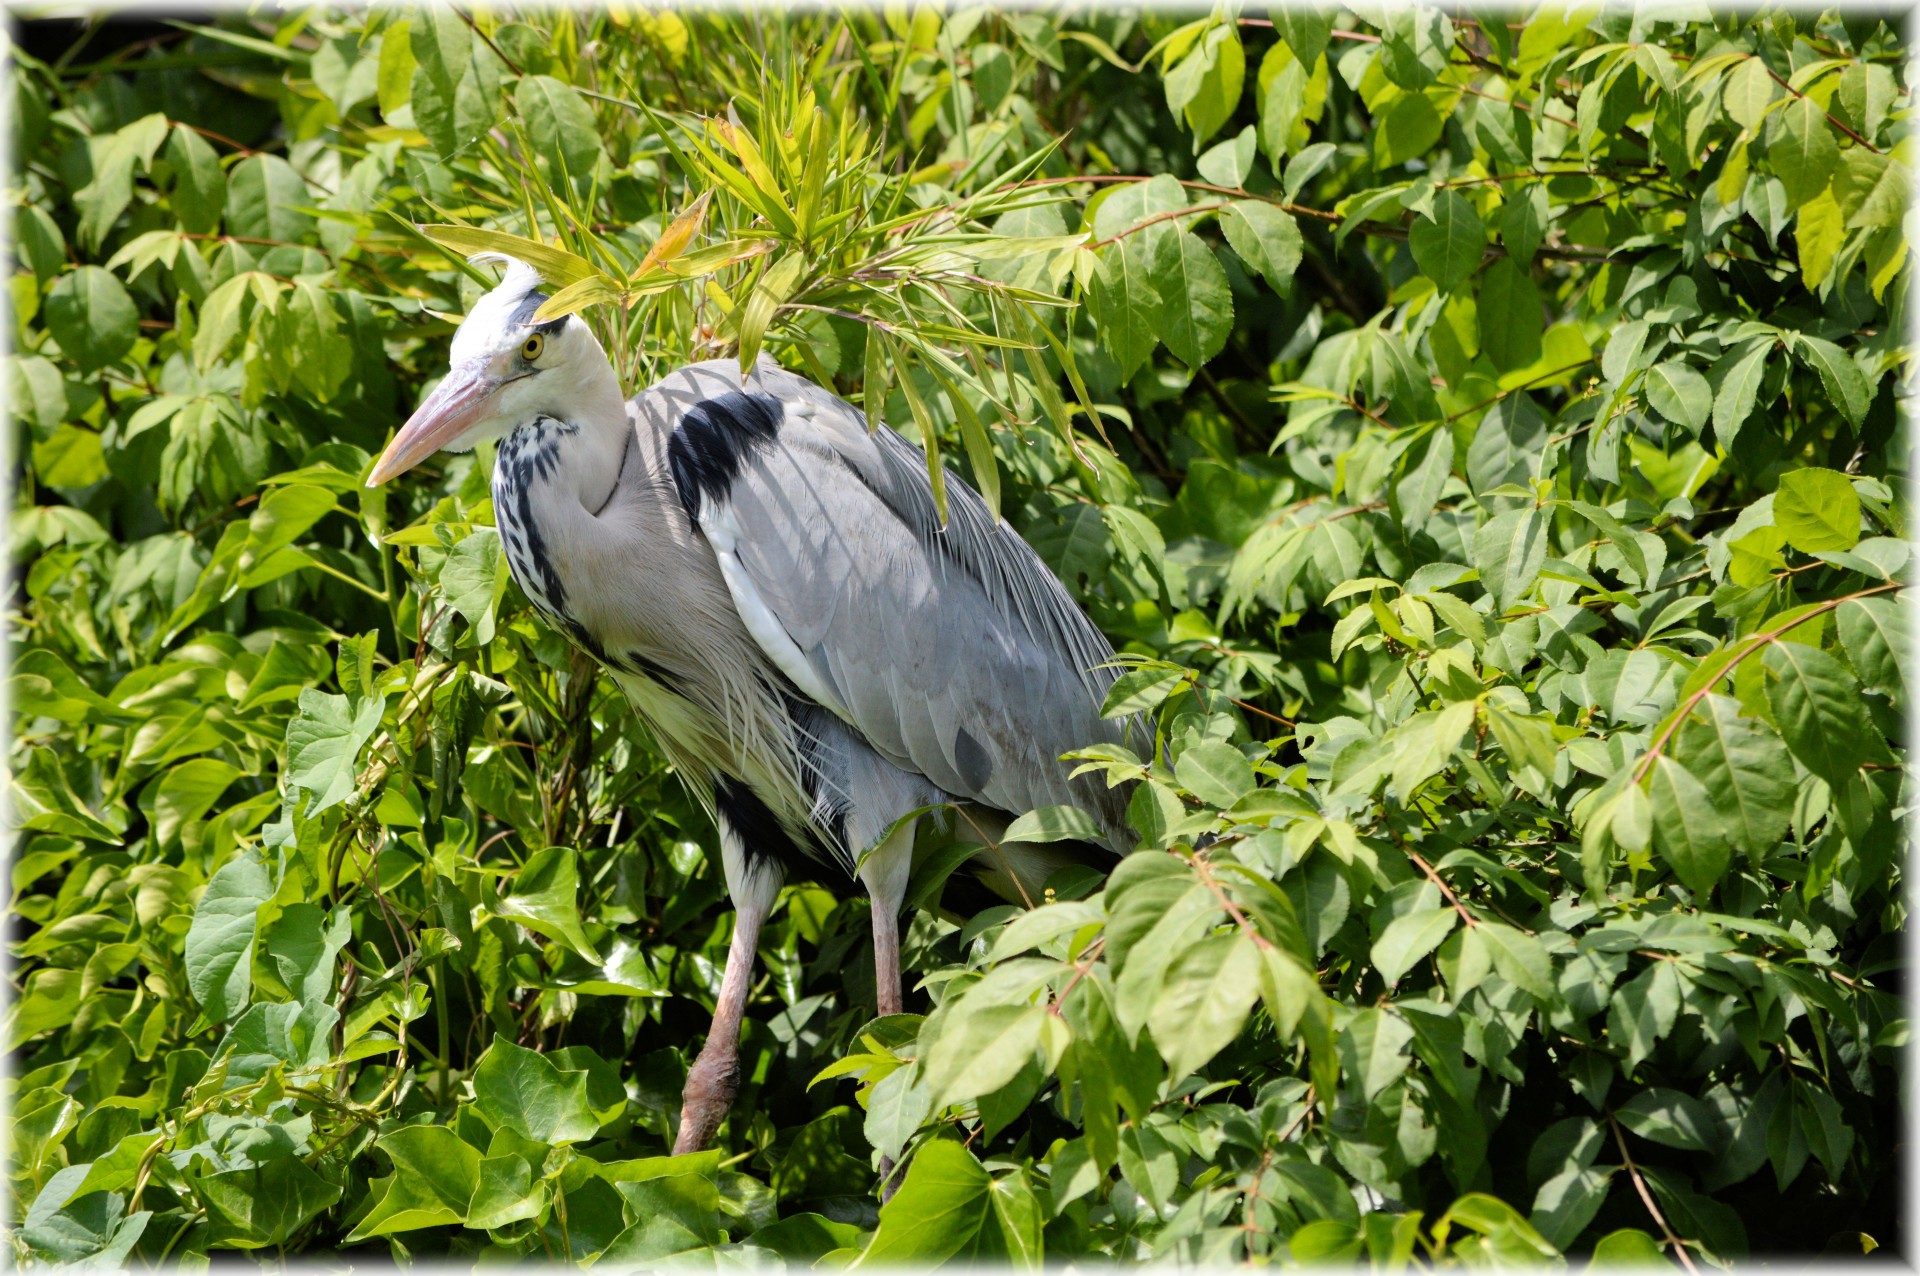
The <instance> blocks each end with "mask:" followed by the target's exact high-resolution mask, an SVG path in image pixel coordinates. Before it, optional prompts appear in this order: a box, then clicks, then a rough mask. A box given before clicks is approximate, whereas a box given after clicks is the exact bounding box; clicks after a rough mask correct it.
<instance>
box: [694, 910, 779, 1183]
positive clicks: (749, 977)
mask: <svg viewBox="0 0 1920 1276" xmlns="http://www.w3.org/2000/svg"><path fill="white" fill-rule="evenodd" d="M767 911H768V910H767V907H766V905H765V904H762V903H760V902H759V901H758V900H746V901H741V902H740V903H739V904H738V906H737V907H736V911H735V912H734V919H733V943H732V945H731V946H730V947H729V948H728V949H727V970H726V974H725V975H724V976H722V978H721V980H720V997H719V1000H718V1001H717V1002H716V1003H715V1005H714V1007H713V1027H712V1028H710V1029H709V1030H708V1031H707V1044H706V1045H705V1046H703V1047H702V1048H701V1050H700V1057H699V1058H698V1059H696V1060H694V1063H693V1066H692V1067H691V1068H689V1069H687V1088H686V1090H685V1092H684V1093H683V1094H682V1096H681V1107H680V1136H679V1137H678V1138H677V1139H675V1140H674V1143H673V1154H674V1155H675V1156H680V1155H683V1154H685V1153H687V1152H698V1151H699V1150H700V1149H702V1148H704V1147H706V1145H707V1144H708V1142H709V1141H710V1140H712V1138H713V1134H714V1131H715V1130H718V1129H719V1128H720V1123H721V1122H722V1121H724V1120H725V1119H726V1116H727V1109H728V1108H730V1107H732V1106H733V1096H734V1095H735V1094H736V1093H738V1091H739V1089H740V1020H741V1018H742V1017H743V1016H744V1015H745V1013H746V1009H747V990H748V988H749V987H750V986H751V985H752V983H753V955H754V949H755V947H756V946H757V945H758V944H759V942H760V923H761V922H762V921H764V920H765V919H766V915H767Z"/></svg>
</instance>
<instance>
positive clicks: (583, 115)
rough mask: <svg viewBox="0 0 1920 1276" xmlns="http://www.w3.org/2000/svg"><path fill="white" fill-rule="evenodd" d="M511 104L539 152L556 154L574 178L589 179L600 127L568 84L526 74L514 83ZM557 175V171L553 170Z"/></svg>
mask: <svg viewBox="0 0 1920 1276" xmlns="http://www.w3.org/2000/svg"><path fill="white" fill-rule="evenodd" d="M513 104H514V108H515V110H516V111H517V112H518V113H519V116H520V119H521V120H522V121H523V122H524V123H525V124H526V126H527V136H528V137H529V138H531V139H532V141H533V145H534V149H535V150H536V151H537V152H539V153H540V154H541V155H544V156H548V157H556V156H557V157H558V158H559V160H560V161H561V162H562V163H564V164H565V165H566V171H567V174H568V176H570V177H571V178H573V179H574V180H575V181H579V180H581V179H583V178H591V177H592V176H593V170H594V165H595V163H596V162H597V161H598V160H599V158H600V127H599V124H598V123H597V122H596V121H595V120H594V118H593V109H592V108H591V107H589V106H588V105H587V102H586V99H585V98H583V97H581V96H580V95H579V94H578V93H576V92H574V91H573V88H572V86H571V85H568V84H565V83H563V82H562V81H560V80H556V79H554V78H553V77H552V76H550V75H529V76H526V77H524V78H522V79H521V81H520V83H519V84H517V85H515V86H514V90H513ZM554 171H555V175H556V176H558V173H559V170H558V169H555V170H554Z"/></svg>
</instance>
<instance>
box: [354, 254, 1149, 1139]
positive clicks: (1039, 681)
mask: <svg viewBox="0 0 1920 1276" xmlns="http://www.w3.org/2000/svg"><path fill="white" fill-rule="evenodd" d="M536 283H537V280H536V279H535V277H534V276H533V274H532V272H531V271H528V270H525V269H524V268H523V267H519V266H518V265H517V263H516V264H515V265H514V266H513V267H511V268H510V269H509V271H508V274H507V277H506V279H505V280H504V281H503V283H502V284H501V286H500V287H499V288H497V289H495V290H494V291H493V292H492V293H490V294H488V295H487V296H486V297H484V298H482V299H481V302H480V303H478V304H477V305H476V306H475V307H474V311H473V313H472V314H470V315H469V317H468V319H467V321H466V323H465V324H463V325H462V327H461V330H460V333H459V334H458V335H457V336H456V339H455V350H454V355H455V363H456V366H455V371H454V374H452V375H450V376H449V378H448V379H447V381H446V382H443V384H442V386H441V388H439V389H436V390H435V392H434V394H433V396H431V397H430V398H429V400H428V401H427V403H426V404H424V405H423V406H422V407H421V409H420V411H419V412H418V413H416V414H415V417H414V419H413V420H411V421H410V422H409V423H408V425H407V426H406V428H405V429H403V430H402V431H401V434H400V436H399V437H397V438H396V439H395V440H394V442H393V444H392V445H390V447H389V448H388V451H387V454H386V455H385V456H384V457H383V458H382V459H381V461H380V463H379V464H378V465H377V466H376V467H375V470H374V474H373V478H372V480H370V481H383V480H384V478H386V477H389V476H391V475H392V474H394V473H398V472H400V471H402V470H404V469H405V468H406V467H407V466H409V465H411V464H413V463H416V462H417V461H418V460H419V459H421V458H422V457H424V456H425V455H427V454H429V453H430V452H431V451H432V450H434V449H435V448H439V447H452V448H459V447H466V446H471V445H472V443H473V442H475V441H477V440H478V439H480V438H484V437H489V436H490V437H497V438H500V439H501V440H502V441H501V446H500V450H499V454H498V458H497V462H496V466H495V471H494V512H495V520H496V523H497V526H498V529H499V532H500V536H501V539H502V543H503V546H504V548H505V551H506V557H507V562H508V564H509V567H510V569H511V571H512V573H513V576H514V579H515V580H516V581H517V582H519V584H520V586H521V588H522V589H523V590H524V591H525V592H526V594H527V596H528V597H529V598H530V599H531V600H532V601H533V602H534V604H535V605H536V606H537V607H538V608H539V609H540V610H541V611H542V612H543V613H544V614H545V615H546V616H547V617H548V619H549V620H551V621H552V622H553V623H554V624H555V625H556V626H557V627H558V628H560V629H561V630H562V631H563V632H565V633H567V634H568V635H569V636H570V637H572V638H573V639H574V640H575V641H576V642H578V643H579V644H580V645H581V646H583V647H584V648H586V649H587V650H588V651H589V652H590V653H592V654H593V655H594V656H595V657H596V658H597V659H599V660H600V661H601V662H602V663H603V664H604V665H605V666H606V667H607V669H608V670H609V672H610V674H611V676H612V677H613V678H614V679H615V680H616V681H617V682H618V684H619V685H620V687H621V688H622V689H623V691H624V692H625V693H626V694H627V696H628V697H629V699H630V700H631V701H632V703H633V704H634V706H635V708H636V709H637V710H638V712H639V714H640V715H641V716H642V717H643V718H644V719H645V720H646V721H647V722H648V724H649V725H650V727H651V728H652V730H653V732H654V734H655V735H656V737H657V739H658V741H659V743H660V745H661V747H662V748H663V749H664V751H665V752H666V753H667V755H668V756H669V758H671V760H672V761H673V763H674V765H675V767H676V769H677V770H678V771H679V772H680V773H681V774H682V775H683V776H684V777H685V779H686V780H687V783H688V784H689V786H690V788H691V789H692V790H693V792H694V793H695V794H696V795H697V796H698V797H699V798H700V799H701V800H702V801H704V802H706V803H707V804H708V805H709V808H710V809H711V810H712V812H713V814H714V816H715V819H716V823H717V824H718V826H719V828H720V830H721V846H722V853H723V862H724V866H725V869H726V875H727V882H728V887H729V890H730V892H731V893H732V896H733V898H734V902H735V905H736V910H737V916H738V922H737V927H736V935H735V942H734V951H733V953H732V954H731V955H730V957H729V964H728V969H727V974H726V979H725V981H724V982H723V987H722V990H721V993H720V997H719V1005H718V1007H717V1008H716V1012H715V1024H714V1031H713V1033H711V1034H710V1035H709V1039H708V1043H707V1047H706V1049H705V1050H703V1052H702V1055H701V1059H700V1062H699V1064H698V1065H697V1066H696V1068H695V1069H694V1075H692V1076H690V1078H689V1081H688V1090H687V1114H688V1115H687V1117H686V1119H685V1122H684V1123H683V1127H682V1131H681V1138H680V1144H679V1146H681V1147H682V1149H683V1150H684V1149H685V1147H687V1146H698V1145H699V1144H700V1143H701V1142H703V1141H704V1140H705V1138H706V1137H707V1136H708V1135H710V1134H711V1132H712V1129H713V1127H714V1126H715V1125H717V1122H718V1115H716V1113H724V1110H725V1106H726V1103H727V1101H729V1100H730V1097H731V1090H732V1081H731V1077H732V1073H731V1071H730V1069H731V1068H732V1067H733V1049H734V1046H733V1040H734V1038H735V1037H737V1033H738V1028H739V1015H740V1011H741V1008H742V1006H743V1005H744V998H745V990H746V982H745V979H746V974H745V972H746V969H748V968H750V966H751V963H752V958H753V944H754V942H755V941H754V937H755V935H756V934H757V931H758V927H759V924H760V921H761V920H762V919H763V918H764V917H765V915H766V913H767V911H768V910H769V909H770V907H771V906H772V903H773V899H774V895H775V892H776V891H777V889H778V886H779V883H780V881H781V880H782V877H783V875H784V871H785V870H786V869H788V868H790V867H792V864H791V861H792V860H793V858H794V856H795V854H796V853H800V854H809V855H813V856H816V857H819V858H822V859H824V860H826V861H827V862H828V863H830V864H831V865H834V866H836V867H837V868H838V869H839V870H841V871H844V872H846V873H848V874H853V875H856V876H858V878H859V879H860V881H861V882H862V883H863V884H864V885H865V886H866V887H867V889H868V891H869V893H870V894H871V895H872V896H873V898H874V908H873V917H874V937H875V953H876V963H877V974H878V977H879V987H880V1000H881V1010H882V1012H883V1013H887V1012H890V1011H892V1010H897V1009H898V1006H899V981H898V968H897V959H898V956H897V947H898V940H897V932H896V929H895V927H896V923H897V914H898V912H899V909H900V905H901V901H902V899H903V897H904V892H905V887H906V882H907V876H908V871H909V869H910V867H911V855H912V845H913V829H914V827H915V824H916V820H914V819H909V818H907V817H909V816H913V815H914V814H915V813H916V812H918V811H920V810H922V809H923V808H926V807H930V806H938V805H954V806H956V807H958V808H959V809H960V810H961V811H962V812H963V815H964V817H965V818H968V819H970V820H972V821H974V822H975V823H976V824H977V825H978V826H980V827H981V828H982V830H983V831H984V834H985V836H984V838H983V840H988V841H993V840H998V838H999V833H1000V831H1001V830H1003V829H1004V828H1005V827H1006V825H1007V823H1008V822H1009V821H1010V820H1011V819H1012V817H1014V816H1016V815H1018V814H1020V813H1022V812H1025V811H1027V810H1030V809H1033V808H1036V807H1042V806H1051V805H1057V804H1062V803H1072V804H1074V805H1077V806H1079V807H1081V808H1083V809H1085V810H1087V811H1088V812H1090V813H1091V814H1092V815H1093V817H1094V821H1095V825H1096V829H1097V833H1098V838H1099V840H1100V841H1101V842H1103V843H1105V851H1104V852H1103V853H1107V854H1117V853H1120V852H1121V851H1122V850H1123V849H1124V847H1125V846H1126V840H1125V811H1124V796H1125V795H1124V793H1122V792H1117V791H1115V790H1111V789H1109V788H1107V787H1106V786H1105V784H1104V783H1103V782H1102V781H1101V780H1099V779H1098V778H1096V777H1093V776H1087V777H1081V778H1078V779H1074V778H1070V770H1071V768H1070V766H1069V765H1068V764H1065V763H1063V762H1061V761H1060V755H1061V754H1062V753H1064V752H1066V751H1067V750H1069V749H1072V748H1075V747H1078V746H1083V745H1088V744H1094V743H1098V742H1102V741H1115V742H1121V741H1125V740H1126V739H1127V738H1128V736H1129V734H1130V733H1131V732H1137V731H1140V730H1141V729H1142V728H1141V724H1139V723H1137V722H1134V723H1128V722H1110V721H1104V720H1102V719H1101V718H1100V716H1099V705H1100V703H1101V700H1102V698H1103V696H1104V694H1105V692H1106V690H1107V688H1108V687H1109V686H1111V684H1112V680H1113V676H1114V671H1113V670H1112V669H1111V668H1108V667H1106V666H1107V664H1108V662H1109V661H1110V660H1111V659H1112V650H1111V648H1110V647H1109V646H1108V645H1107V642H1106V640H1105V639H1104V638H1103V637H1102V636H1101V635H1100V633H1099V632H1098V630H1096V629H1095V628H1094V627H1093V625H1092V624H1091V623H1090V622H1089V621H1088V620H1087V618H1086V616H1085V615H1084V614H1083V613H1082V612H1081V610H1080V609H1079V608H1078V607H1077V606H1076V605H1075V604H1074V602H1073V600H1072V599H1071V598H1070V597H1069V596H1068V595H1067V593H1066V591H1065V589H1064V588H1063V587H1062V586H1061V585H1060V583H1059V581H1058V580H1057V579H1055V578H1054V576H1053V574H1052V573H1051V572H1050V571H1048V570H1047V568H1046V567H1045V565H1044V564H1043V563H1041V561H1040V559H1039V558H1038V557H1037V556H1036V555H1035V554H1034V552H1033V551H1032V549H1031V548H1030V547H1028V546H1027V544H1026V543H1025V542H1024V541H1022V540H1021V539H1020V538H1019V536H1018V535H1017V534H1015V533H1014V532H1013V530H1012V529H1011V528H1010V527H1008V526H1007V525H1006V524H1005V523H1004V522H1002V521H999V520H996V519H994V518H993V517H992V516H991V515H990V514H989V513H988V511H987V508H986V506H985V504H984V502H982V501H981V499H980V497H979V496H978V495H977V494H976V493H974V492H973V491H972V489H970V488H968V487H967V486H966V485H965V484H963V483H961V482H960V481H958V480H957V479H953V478H950V479H949V481H948V483H947V501H948V518H947V520H946V522H945V523H944V525H943V524H942V522H941V520H940V519H939V517H938V513H937V510H936V508H935V505H934V501H933V496H932V491H931V488H930V486H929V483H928V479H927V474H926V469H925V462H924V460H923V458H922V456H921V453H920V451H919V450H918V449H917V448H915V447H914V446H913V445H912V444H910V443H908V442H907V441H906V440H904V439H902V438H901V437H900V436H899V435H897V434H895V433H894V432H893V431H891V430H889V429H887V428H885V427H884V426H882V427H879V428H876V429H869V428H868V422H867V421H866V419H865V418H864V417H863V416H862V414H861V413H860V412H858V411H857V410H855V409H854V408H852V407H851V406H849V405H848V404H846V403H845V402H843V401H841V400H840V399H838V398H836V397H835V396H833V395H832V394H830V393H829V392H827V391H826V390H824V389H822V388H821V387H819V386H817V385H815V384H813V383H812V382H809V381H807V380H805V379H804V378H801V377H798V376H796V375H794V374H793V373H790V372H787V371H785V370H784V369H782V368H780V367H779V366H777V365H776V364H774V363H772V362H771V361H769V360H766V359H764V358H763V359H762V360H760V361H759V362H758V363H757V364H756V365H755V366H754V367H753V368H752V369H751V370H750V371H749V372H748V373H747V374H746V375H744V376H743V375H742V372H741V370H740V367H739V365H738V364H737V363H736V362H734V361H730V360H717V361H713V362H708V363H700V364H694V365H692V366H690V367H686V368H682V369H679V370H678V371H676V372H674V373H672V374H671V375H669V376H667V377H665V378H663V379H662V380H661V381H660V382H659V383H657V384H656V385H654V386H652V387H651V388H649V389H647V390H646V391H644V392H643V393H641V394H639V395H638V396H636V397H635V398H634V399H633V400H632V401H631V402H627V403H622V402H621V401H620V398H619V391H618V386H617V382H615V380H614V378H613V374H612V369H611V367H610V365H608V363H607V361H606V358H605V354H604V352H602V351H601V350H600V348H599V345H598V343H597V342H596V341H594V339H593V336H592V334H591V332H590V331H589V330H588V329H587V328H586V326H585V325H584V324H582V323H581V322H580V321H579V320H578V319H568V320H566V321H564V322H563V323H561V324H560V325H558V326H555V325H553V324H546V325H540V326H539V327H538V328H535V327H534V326H532V325H531V324H530V322H529V321H530V319H531V316H532V313H533V310H534V309H535V308H536V307H537V302H534V301H533V298H535V297H537V296H538V293H537V292H536V291H535V284H536ZM555 374H558V375H557V376H556V375H555ZM991 859H992V862H991V863H990V864H989V865H987V867H988V868H990V869H993V870H995V871H994V873H993V876H994V877H995V878H996V879H997V881H998V883H999V886H1000V888H1001V889H1003V890H1011V891H1015V892H1025V893H1028V894H1031V893H1034V892H1037V890H1038V887H1039V885H1040V879H1041V878H1042V877H1043V876H1044V872H1045V868H1046V866H1048V865H1050V864H1052V863H1057V862H1058V861H1057V857H1053V858H1049V857H1048V856H1046V855H1041V854H1023V853H1022V852H1021V850H1020V848H1014V847H1005V846H1002V847H1000V848H998V849H996V850H994V851H993V852H992V856H991Z"/></svg>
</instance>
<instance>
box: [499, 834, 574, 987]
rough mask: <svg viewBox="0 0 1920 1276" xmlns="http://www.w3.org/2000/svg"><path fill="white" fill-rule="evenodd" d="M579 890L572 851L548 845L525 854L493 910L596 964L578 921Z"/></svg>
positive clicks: (500, 915)
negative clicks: (511, 882)
mask: <svg viewBox="0 0 1920 1276" xmlns="http://www.w3.org/2000/svg"><path fill="white" fill-rule="evenodd" d="M579 894H580V871H579V869H578V868H577V867H576V861H575V856H574V853H573V851H572V850H571V849H569V848H567V847H564V846H549V847H547V848H546V849H545V850H542V851H536V852H534V854H533V855H532V856H530V857H529V858H528V860H527V862H526V864H524V865H523V866H522V867H521V869H520V871H519V872H518V873H516V874H515V875H514V878H513V886H512V888H511V889H510V890H509V891H508V893H507V894H505V895H503V896H501V898H500V904H499V907H497V908H495V909H494V910H493V913H494V915H495V916H496V917H504V918H506V919H507V920H509V921H515V922H519V923H520V924H521V925H522V926H525V927H526V928H527V929H529V930H533V931H538V932H539V933H540V934H542V935H545V936H546V937H547V938H548V939H553V940H558V941H559V942H560V943H563V944H565V945H566V946H567V947H569V948H571V949H573V951H574V952H576V953H579V954H580V955H581V956H582V957H585V958H586V959H587V960H588V961H590V962H592V963H593V964H594V965H596V966H597V965H599V964H600V955H599V954H598V953H597V952H595V951H594V947H593V945H592V943H590V942H589V941H588V939H587V932H586V931H585V930H584V929H582V928H581V925H580V907H579Z"/></svg>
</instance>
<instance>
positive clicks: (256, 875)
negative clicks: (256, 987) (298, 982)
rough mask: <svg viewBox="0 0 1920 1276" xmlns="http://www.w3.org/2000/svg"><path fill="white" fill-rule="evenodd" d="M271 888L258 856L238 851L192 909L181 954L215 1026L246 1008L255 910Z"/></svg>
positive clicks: (189, 979)
mask: <svg viewBox="0 0 1920 1276" xmlns="http://www.w3.org/2000/svg"><path fill="white" fill-rule="evenodd" d="M274 890H275V883H274V880H273V878H272V876H270V875H269V874H268V872H267V868H266V865H265V864H264V863H262V862H261V860H260V858H259V857H258V855H256V854H244V853H243V854H241V855H238V856H236V857H235V858H233V859H231V860H229V861H228V862H227V863H226V865H225V866H224V867H222V868H221V869H220V871H219V872H217V873H215V874H214V875H213V878H212V880H211V881H209V882H208V883H207V888H206V890H205V891H203V892H202V893H201V895H200V902H199V903H198V904H196V905H195V906H194V910H193V924H192V926H191V927H189V928H188V930H187V941H186V951H185V960H186V970H187V986H188V987H189V988H191V989H192V990H193V996H194V1000H196V1001H198V1002H199V1003H200V1008H201V1009H202V1010H203V1011H204V1012H205V1013H206V1016H207V1018H208V1019H210V1020H212V1021H213V1022H215V1023H223V1022H226V1021H228V1020H231V1019H233V1018H234V1017H235V1016H236V1015H238V1014H239V1013H240V1011H242V1010H244V1009H245V1008H246V1005H247V995H248V992H249V990H250V989H251V988H252V986H253V941H254V935H255V933H256V928H257V926H258V919H259V912H260V908H261V906H262V905H263V904H265V903H266V902H267V901H268V900H269V899H271V898H273V894H274Z"/></svg>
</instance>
